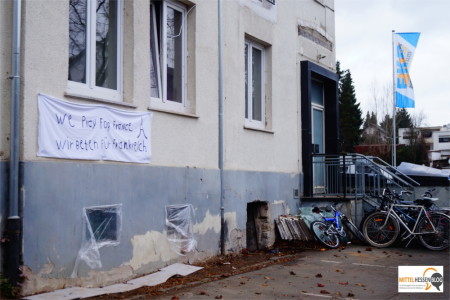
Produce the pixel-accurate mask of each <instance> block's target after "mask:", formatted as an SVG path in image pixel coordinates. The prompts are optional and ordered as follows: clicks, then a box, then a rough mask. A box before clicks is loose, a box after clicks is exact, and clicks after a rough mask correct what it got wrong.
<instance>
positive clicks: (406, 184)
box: [312, 154, 419, 198]
mask: <svg viewBox="0 0 450 300" xmlns="http://www.w3.org/2000/svg"><path fill="white" fill-rule="evenodd" d="M312 164H313V196H314V197H320V196H323V197H326V196H334V197H345V198H346V197H352V198H362V197H364V196H366V195H380V194H381V193H382V191H383V189H385V188H390V189H394V190H395V189H397V190H404V189H408V190H412V189H413V187H414V186H419V183H417V182H416V181H414V180H413V179H411V178H410V177H408V176H407V175H405V174H403V173H401V172H399V171H398V170H396V169H395V168H393V167H392V166H390V165H389V164H388V163H386V162H385V161H383V160H382V159H380V158H378V157H372V156H364V155H361V154H346V155H326V154H313V159H312Z"/></svg>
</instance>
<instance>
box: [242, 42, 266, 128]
mask: <svg viewBox="0 0 450 300" xmlns="http://www.w3.org/2000/svg"><path fill="white" fill-rule="evenodd" d="M264 62H265V50H264V47H263V46H262V45H259V44H257V43H255V42H253V41H250V40H246V41H245V125H246V126H250V127H255V128H261V129H263V128H265V64H264Z"/></svg>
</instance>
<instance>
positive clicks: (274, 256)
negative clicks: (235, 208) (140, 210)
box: [88, 241, 325, 299]
mask: <svg viewBox="0 0 450 300" xmlns="http://www.w3.org/2000/svg"><path fill="white" fill-rule="evenodd" d="M311 249H317V250H319V249H320V250H325V249H321V247H320V246H318V245H317V244H316V243H313V242H292V241H291V242H279V243H277V244H276V245H274V247H272V249H270V250H258V251H248V250H246V249H244V250H243V251H242V252H241V253H238V254H229V255H225V256H217V257H214V258H211V259H209V260H207V261H204V262H201V263H198V264H194V265H196V266H199V267H203V269H201V270H199V271H197V272H194V273H192V274H190V275H188V276H184V277H183V276H174V277H171V278H169V279H168V280H167V281H166V282H164V283H162V284H159V285H155V286H145V287H141V288H138V289H136V290H133V291H129V292H124V293H118V294H108V295H102V296H97V297H92V298H88V299H149V298H151V297H152V296H161V295H164V294H166V293H168V292H169V291H170V292H173V291H176V290H178V289H181V288H183V287H186V286H195V285H199V284H202V283H206V282H210V281H214V280H220V279H223V278H226V277H229V276H233V275H237V274H242V273H246V272H250V271H253V270H257V269H261V268H264V267H267V266H270V265H273V264H277V263H281V262H287V261H290V260H294V259H296V258H299V257H301V256H302V252H304V251H305V250H311Z"/></svg>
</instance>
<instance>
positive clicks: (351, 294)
mask: <svg viewBox="0 0 450 300" xmlns="http://www.w3.org/2000/svg"><path fill="white" fill-rule="evenodd" d="M347 297H355V294H353V293H348V294H347Z"/></svg>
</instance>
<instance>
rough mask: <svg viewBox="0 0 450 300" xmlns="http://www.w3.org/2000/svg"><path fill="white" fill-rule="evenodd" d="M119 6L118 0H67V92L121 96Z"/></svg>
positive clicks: (99, 96)
mask: <svg viewBox="0 0 450 300" xmlns="http://www.w3.org/2000/svg"><path fill="white" fill-rule="evenodd" d="M121 8H122V1H121V0H70V7H69V72H68V79H69V83H68V90H69V92H70V93H73V94H77V95H80V96H86V97H94V98H100V99H106V100H113V101H121V100H122V47H121V41H122V31H121V28H122V26H121V23H122V14H121V11H122V9H121Z"/></svg>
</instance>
